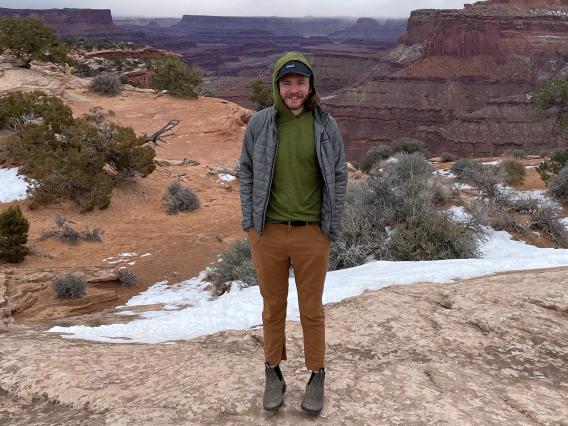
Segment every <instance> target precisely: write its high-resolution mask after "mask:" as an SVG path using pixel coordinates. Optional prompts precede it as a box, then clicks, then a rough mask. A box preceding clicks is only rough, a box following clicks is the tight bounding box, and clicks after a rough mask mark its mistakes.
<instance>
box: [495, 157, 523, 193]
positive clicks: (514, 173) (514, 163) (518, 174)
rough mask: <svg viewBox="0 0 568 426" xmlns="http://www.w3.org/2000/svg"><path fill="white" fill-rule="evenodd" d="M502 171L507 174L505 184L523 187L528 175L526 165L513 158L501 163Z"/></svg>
mask: <svg viewBox="0 0 568 426" xmlns="http://www.w3.org/2000/svg"><path fill="white" fill-rule="evenodd" d="M501 169H502V170H503V172H504V174H505V183H506V184H507V185H511V186H516V185H521V184H522V183H523V182H524V180H525V177H526V175H527V171H526V169H525V165H524V164H523V163H521V162H520V161H518V160H515V159H513V158H505V159H504V160H503V161H501Z"/></svg>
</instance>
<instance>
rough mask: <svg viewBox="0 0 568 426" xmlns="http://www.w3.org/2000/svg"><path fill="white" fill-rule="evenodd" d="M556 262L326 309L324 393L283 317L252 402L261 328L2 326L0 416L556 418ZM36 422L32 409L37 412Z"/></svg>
mask: <svg viewBox="0 0 568 426" xmlns="http://www.w3.org/2000/svg"><path fill="white" fill-rule="evenodd" d="M567 272H568V271H567V270H566V268H563V269H557V270H542V271H528V272H527V271H525V272H522V273H510V274H503V275H496V276H492V277H486V278H481V279H474V280H468V281H464V282H459V283H456V284H447V285H429V284H421V285H415V286H393V287H390V288H387V289H383V290H380V291H376V292H369V293H365V294H363V295H361V296H358V297H355V298H352V299H349V300H346V301H343V302H340V303H338V304H334V305H331V306H327V307H326V316H327V324H328V336H327V345H328V357H327V370H328V372H327V385H326V403H325V407H324V410H323V412H322V413H321V416H320V417H317V418H313V417H311V416H308V415H306V414H304V413H303V412H302V411H301V410H300V408H299V404H300V401H301V398H302V395H303V388H304V385H305V382H306V380H307V378H308V376H309V375H308V373H307V372H305V370H304V367H303V361H302V344H301V328H300V325H299V323H296V322H289V323H288V324H287V333H288V354H289V357H290V360H289V361H287V362H285V363H284V365H283V372H284V375H285V377H286V379H287V383H288V390H287V391H286V394H285V405H284V407H282V409H281V410H280V411H279V412H278V413H276V414H273V413H266V412H264V411H263V410H262V406H261V398H262V388H263V380H264V373H263V371H262V368H263V367H262V360H263V354H262V334H261V331H260V329H258V328H253V329H251V330H247V331H228V332H222V333H218V334H215V335H212V336H205V337H202V338H198V339H194V340H192V341H188V342H175V344H162V345H140V344H138V345H125V344H116V345H111V344H100V343H90V342H85V341H70V340H64V339H62V338H61V337H60V336H57V335H51V334H46V333H43V332H42V330H41V328H38V327H37V326H36V327H23V326H20V325H11V326H8V327H5V328H3V329H2V330H1V332H0V356H1V358H2V362H1V363H0V389H1V391H0V401H1V402H3V405H2V408H0V422H2V423H3V424H10V425H17V424H29V423H26V422H27V421H29V420H31V419H33V416H37V417H36V419H38V420H39V422H38V424H49V423H51V424H53V423H54V422H57V423H58V424H104V423H105V422H106V424H116V425H122V424H124V425H126V424H156V423H160V424H266V423H267V422H268V423H276V424H290V425H292V424H294V425H297V424H312V423H318V424H319V423H322V424H323V423H326V424H369V425H371V424H373V425H375V424H385V425H396V424H405V425H418V424H420V425H434V424H469V425H504V424H515V425H566V424H568V373H567V372H568V333H567V330H568V298H567V295H568V286H567V284H566V280H565V279H564V278H565V276H566V273H567ZM38 420H36V421H38Z"/></svg>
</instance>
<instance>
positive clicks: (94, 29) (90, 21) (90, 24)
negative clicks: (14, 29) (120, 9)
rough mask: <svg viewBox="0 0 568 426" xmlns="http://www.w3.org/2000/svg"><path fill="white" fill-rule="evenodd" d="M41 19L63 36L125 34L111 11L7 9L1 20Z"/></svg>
mask: <svg viewBox="0 0 568 426" xmlns="http://www.w3.org/2000/svg"><path fill="white" fill-rule="evenodd" d="M7 17H11V18H41V19H43V20H44V21H45V23H46V25H48V26H50V27H52V28H54V29H55V30H56V31H57V32H58V33H59V34H60V35H62V36H82V37H97V36H99V37H101V36H104V35H116V34H119V33H121V32H124V31H123V30H121V29H120V28H118V27H117V26H116V25H114V24H113V22H112V15H111V11H110V9H6V8H0V19H1V18H7Z"/></svg>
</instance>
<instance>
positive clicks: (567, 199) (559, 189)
mask: <svg viewBox="0 0 568 426" xmlns="http://www.w3.org/2000/svg"><path fill="white" fill-rule="evenodd" d="M548 190H549V191H550V193H551V194H552V196H553V197H554V198H556V199H557V200H559V201H561V202H563V203H568V165H566V166H564V167H562V169H560V171H559V172H558V174H557V175H555V176H553V177H552V178H551V179H550V184H549V185H548Z"/></svg>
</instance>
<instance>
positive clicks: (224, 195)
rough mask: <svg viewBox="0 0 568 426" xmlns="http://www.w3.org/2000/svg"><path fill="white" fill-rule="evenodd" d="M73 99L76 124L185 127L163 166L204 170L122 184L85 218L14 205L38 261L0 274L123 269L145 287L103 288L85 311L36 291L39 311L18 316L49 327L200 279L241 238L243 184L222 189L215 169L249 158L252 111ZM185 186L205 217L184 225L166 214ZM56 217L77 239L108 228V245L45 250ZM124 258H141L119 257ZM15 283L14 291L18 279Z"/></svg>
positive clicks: (58, 244) (80, 94) (193, 103)
mask: <svg viewBox="0 0 568 426" xmlns="http://www.w3.org/2000/svg"><path fill="white" fill-rule="evenodd" d="M65 98H66V100H67V101H68V103H69V104H70V105H71V107H72V108H73V111H74V112H75V113H76V114H77V115H81V114H83V113H85V112H87V111H88V110H89V109H91V108H93V107H95V106H101V107H103V108H104V109H105V110H108V109H112V110H113V111H114V112H115V113H116V116H115V121H116V122H118V123H120V124H121V125H127V126H132V127H133V128H134V129H135V130H136V132H138V133H143V132H146V133H152V132H154V131H156V130H157V129H159V128H161V127H162V126H163V125H164V124H165V123H166V122H167V121H168V120H170V119H172V118H177V119H179V120H181V123H180V125H179V126H178V127H176V128H175V129H174V135H173V136H171V137H169V138H167V143H166V144H162V145H161V146H159V147H158V148H157V154H156V158H159V159H165V160H168V161H169V162H170V163H171V164H179V161H180V160H184V159H188V160H195V161H198V162H199V165H197V166H176V165H172V166H165V167H158V168H157V169H156V170H155V171H154V172H153V173H152V174H151V175H150V176H148V177H147V178H144V179H138V180H136V181H135V182H126V183H123V184H121V185H120V186H118V187H117V188H115V190H114V192H113V196H112V201H111V204H110V206H109V207H108V208H107V209H105V210H95V211H92V212H88V213H83V214H82V213H79V211H78V209H77V208H76V207H75V206H74V205H73V204H72V203H64V204H62V205H53V206H49V207H47V208H41V209H38V210H34V211H31V210H29V209H27V208H26V207H27V205H28V204H29V203H28V202H27V201H23V202H18V203H9V204H19V205H20V206H22V207H23V211H24V214H25V216H26V217H27V218H28V220H29V221H30V233H29V240H28V241H29V243H31V245H32V247H33V250H34V253H35V254H34V255H32V256H28V257H27V258H26V260H25V261H24V262H23V263H21V264H18V265H16V266H14V265H7V264H4V265H0V272H2V271H4V272H7V273H8V278H10V276H11V275H14V271H17V272H18V273H19V272H21V271H42V270H53V269H55V270H58V271H61V273H64V272H67V271H73V270H75V269H77V268H84V267H100V268H102V269H105V268H109V267H114V268H118V267H120V266H127V267H129V268H131V269H132V270H133V271H134V272H135V273H136V275H137V276H138V278H139V280H138V282H137V284H136V286H135V287H132V288H130V289H126V288H123V287H121V286H120V284H119V283H118V282H114V283H106V285H104V289H103V290H101V288H100V286H99V287H98V288H97V286H88V288H87V296H88V297H87V298H85V299H84V300H83V301H71V302H69V301H59V300H57V299H55V298H54V294H53V291H52V289H51V288H49V287H45V286H43V287H44V288H43V289H39V288H38V289H36V290H37V291H36V292H35V293H36V294H35V296H37V301H36V302H35V303H34V305H33V306H32V307H31V308H29V309H26V310H24V311H23V312H21V313H18V314H16V315H15V316H14V317H15V319H16V320H18V321H24V322H34V321H44V320H46V319H48V318H58V317H61V316H67V315H70V314H73V315H79V314H81V313H89V312H93V311H96V310H102V309H105V308H110V307H114V306H117V305H120V304H122V303H124V302H125V301H126V300H128V299H129V298H130V297H132V296H133V295H134V294H137V293H139V292H141V291H143V290H144V289H145V288H147V287H148V286H149V285H151V284H153V283H155V282H157V281H160V280H168V281H171V282H178V281H182V280H184V279H188V278H191V277H194V276H196V275H197V274H198V273H199V272H200V271H202V270H204V269H205V268H206V267H207V266H208V265H210V264H212V263H214V262H216V261H217V256H218V254H219V253H220V252H221V251H222V250H223V249H224V248H225V247H227V245H228V244H229V243H230V242H231V241H232V240H234V239H237V238H242V232H241V230H240V229H241V228H240V221H241V219H240V201H239V195H238V184H235V183H231V182H222V181H220V179H219V176H218V175H217V174H209V173H208V166H212V167H221V166H229V167H234V162H235V160H236V159H237V158H238V157H239V155H240V149H241V141H242V134H243V129H244V123H243V121H242V118H243V116H247V114H248V113H249V112H248V111H247V110H244V109H242V108H240V107H239V106H237V105H236V104H232V103H229V102H227V101H224V100H220V99H214V98H199V99H198V100H183V99H176V98H173V97H171V96H167V95H159V96H156V95H154V94H152V93H140V92H126V93H125V94H124V95H119V96H116V97H104V96H99V95H96V94H93V93H91V92H88V91H85V90H75V91H67V92H66V96H65ZM176 179H180V180H181V181H182V183H183V184H184V185H186V186H188V187H189V188H191V189H192V190H193V191H194V192H195V193H196V194H197V195H198V197H199V199H200V201H201V208H200V209H198V210H195V211H193V212H190V213H182V214H177V215H168V214H166V213H165V211H164V209H163V207H162V200H163V196H164V194H165V192H166V188H167V186H168V185H169V184H170V183H171V182H173V181H175V180H176ZM237 182H238V181H237ZM9 204H8V203H7V204H4V205H3V207H6V206H8V205H9ZM56 216H63V217H65V218H66V219H68V220H70V221H72V222H73V224H72V226H73V227H74V228H75V229H76V230H82V229H84V228H86V227H89V228H91V229H92V228H95V227H100V228H102V230H103V231H104V235H103V241H102V242H85V241H81V242H80V243H79V244H77V245H70V244H68V243H65V242H62V241H59V240H53V239H48V240H43V241H42V240H41V238H40V237H41V234H42V231H44V230H49V229H54V228H55V223H54V220H55V217H56ZM121 253H122V254H124V253H126V254H135V255H132V256H120V254H121ZM148 253H150V254H149V255H148ZM144 255H146V256H144ZM111 257H112V259H109V258H111ZM8 282H9V283H10V282H12V283H14V281H13V280H12V281H10V279H8ZM15 291H17V289H16V288H8V293H10V292H15ZM105 292H106V295H102V296H101V293H105ZM82 304H84V305H85V309H84V311H83V312H82V311H81V309H80V306H81V305H82Z"/></svg>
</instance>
